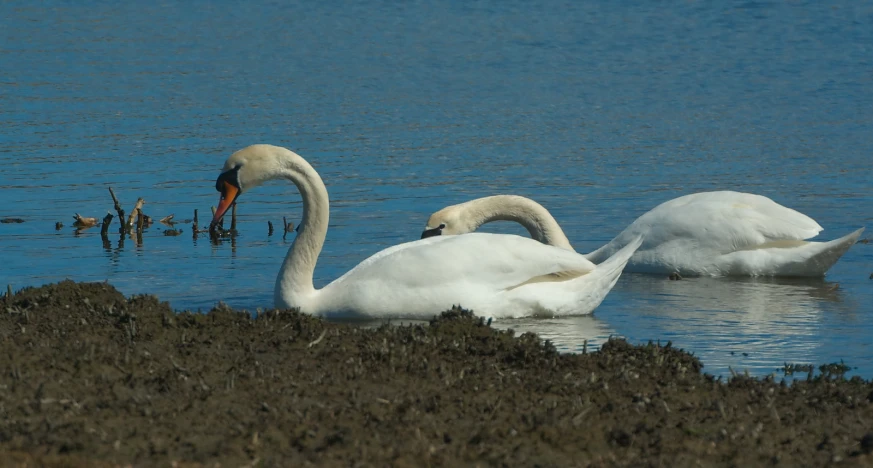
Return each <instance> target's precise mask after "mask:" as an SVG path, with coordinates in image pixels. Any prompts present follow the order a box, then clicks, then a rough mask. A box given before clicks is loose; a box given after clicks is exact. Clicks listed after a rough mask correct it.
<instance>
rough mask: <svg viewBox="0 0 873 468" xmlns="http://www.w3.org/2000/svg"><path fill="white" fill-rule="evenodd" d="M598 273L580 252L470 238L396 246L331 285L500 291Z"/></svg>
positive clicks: (500, 237) (518, 240)
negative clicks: (460, 284) (469, 287)
mask: <svg viewBox="0 0 873 468" xmlns="http://www.w3.org/2000/svg"><path fill="white" fill-rule="evenodd" d="M594 268H595V265H594V264H593V263H591V262H590V261H589V260H588V259H586V258H585V257H584V256H582V255H580V254H578V253H576V252H571V251H567V250H564V249H561V248H557V247H553V246H549V245H545V244H541V243H539V242H537V241H535V240H533V239H529V238H526V237H521V236H516V235H510V234H491V233H470V234H465V235H463V236H438V237H431V238H427V239H422V240H418V241H414V242H407V243H405V244H399V245H395V246H393V247H390V248H387V249H385V250H382V251H381V252H378V253H376V254H375V255H373V256H371V257H370V258H368V259H366V260H364V261H363V262H361V263H360V264H358V266H356V267H355V268H353V269H352V270H350V271H349V272H348V273H346V274H345V275H343V276H342V277H340V278H338V279H337V280H336V281H334V282H333V283H331V285H334V284H342V283H347V282H350V281H368V282H372V281H379V282H390V283H392V284H395V285H396V286H397V287H398V288H399V287H403V288H417V287H427V288H433V287H435V286H438V285H440V284H453V283H457V282H459V281H463V282H467V283H475V284H479V285H484V286H487V287H489V288H490V289H493V290H495V291H499V290H506V289H510V288H513V287H518V286H520V285H521V284H523V283H525V282H539V281H548V279H547V278H549V277H551V278H553V281H559V280H562V279H569V278H572V277H578V276H581V275H584V274H586V273H588V272H591V271H592V270H594ZM550 275H551V276H550ZM329 286H330V285H329Z"/></svg>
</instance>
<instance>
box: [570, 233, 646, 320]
mask: <svg viewBox="0 0 873 468" xmlns="http://www.w3.org/2000/svg"><path fill="white" fill-rule="evenodd" d="M642 243H643V238H642V236H637V237H636V238H635V239H634V240H632V241H631V242H629V243H628V244H627V245H625V246H624V247H622V248H621V249H620V250H619V251H618V252H616V253H615V254H613V255H612V256H610V257H609V258H607V259H606V260H605V261H604V262H603V263H601V264H599V265H597V268H595V269H594V271H592V272H591V273H589V274H587V275H585V276H584V277H583V278H584V281H585V282H586V283H587V285H588V286H587V289H588V291H590V292H589V294H586V297H584V298H583V299H582V301H581V302H582V304H584V305H583V307H584V309H586V310H587V312H586V313H591V312H592V311H593V310H594V309H595V308H597V306H599V305H600V303H601V302H603V300H604V299H605V298H606V295H607V294H609V291H611V290H612V288H613V286H615V283H616V282H618V278H619V277H621V272H622V271H623V270H624V267H625V265H627V262H628V261H629V260H630V259H631V257H632V256H633V255H634V252H636V251H637V249H638V248H640V245H642ZM592 284H595V285H596V286H594V287H592Z"/></svg>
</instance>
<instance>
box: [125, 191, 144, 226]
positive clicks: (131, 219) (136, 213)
mask: <svg viewBox="0 0 873 468" xmlns="http://www.w3.org/2000/svg"><path fill="white" fill-rule="evenodd" d="M143 205H145V200H143V199H142V197H139V198H138V199H137V200H136V205H134V207H133V211H131V212H130V216H129V217H128V218H127V226H128V227H130V226H133V223H134V222H138V221H137V218H139V213H141V212H142V206H143Z"/></svg>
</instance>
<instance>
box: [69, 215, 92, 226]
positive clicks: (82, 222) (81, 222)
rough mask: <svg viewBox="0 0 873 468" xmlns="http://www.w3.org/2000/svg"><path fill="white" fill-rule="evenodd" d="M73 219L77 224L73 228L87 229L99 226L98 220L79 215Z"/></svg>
mask: <svg viewBox="0 0 873 468" xmlns="http://www.w3.org/2000/svg"><path fill="white" fill-rule="evenodd" d="M73 219H75V220H76V222H75V223H73V226H76V227H79V228H86V227H92V226H96V225H97V218H84V217H82V216H81V215H80V214H79V213H76V216H73Z"/></svg>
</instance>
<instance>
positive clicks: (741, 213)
mask: <svg viewBox="0 0 873 468" xmlns="http://www.w3.org/2000/svg"><path fill="white" fill-rule="evenodd" d="M505 213H512V216H511V217H507V216H506V214H505ZM498 219H512V220H515V221H518V222H520V223H522V224H523V225H524V226H525V227H526V228H527V229H528V231H530V232H531V235H532V237H533V238H535V239H539V240H543V241H544V242H546V241H549V240H550V239H554V241H553V242H550V243H552V244H553V245H557V246H559V247H563V248H567V249H572V247H570V245H569V242H568V241H566V237H565V236H564V234H563V231H562V230H561V228H560V226H559V225H558V223H557V222H556V221H555V219H554V218H553V217H552V216H551V214H549V212H548V211H547V210H546V209H545V208H543V207H542V206H540V205H539V204H537V203H536V202H533V201H532V200H529V199H526V198H524V197H518V196H506V195H498V196H495V197H486V198H483V199H478V200H472V201H469V202H466V203H462V204H459V205H454V206H451V207H447V208H444V209H443V210H440V211H438V212H437V213H435V214H434V215H433V216H432V217H431V219H430V220H429V221H428V225H427V228H431V229H432V228H433V227H434V226H438V225H440V224H442V223H447V225H448V226H447V228H446V229H445V231H446V233H448V234H462V233H465V232H472V231H475V229H476V228H478V227H479V225H481V224H483V223H485V222H489V221H493V220H498ZM427 228H426V229H427ZM821 230H822V227H821V226H819V224H818V223H816V222H815V221H814V220H813V219H812V218H810V217H809V216H806V215H804V214H803V213H800V212H798V211H795V210H792V209H790V208H786V207H784V206H782V205H779V204H778V203H776V202H774V201H773V200H771V199H769V198H767V197H764V196H761V195H755V194H750V193H741V192H731V191H720V192H702V193H695V194H690V195H685V196H682V197H679V198H675V199H673V200H669V201H667V202H664V203H662V204H660V205H658V206H657V207H655V208H653V209H652V210H651V211H649V212H647V213H645V214H643V215H642V216H640V217H639V218H637V220H636V221H634V222H633V223H632V224H631V225H630V226H628V227H627V228H626V229H625V230H624V231H622V232H621V233H620V234H619V235H618V236H616V237H615V238H614V239H613V240H612V241H610V242H609V243H608V244H606V245H604V246H603V247H601V248H599V249H597V250H595V251H594V252H591V253H589V254H587V255H586V257H587V258H588V259H589V260H591V261H593V262H594V263H600V262H602V261H604V260H605V259H607V258H609V256H611V255H613V254H615V253H616V252H617V251H618V250H619V249H621V248H622V247H623V246H625V245H627V243H628V242H629V241H630V240H631V239H636V238H638V237H642V238H643V243H642V245H641V246H640V248H639V249H638V250H637V251H636V253H634V255H633V257H632V258H631V259H630V261H629V262H628V264H627V266H626V267H625V271H630V272H639V273H667V274H669V273H672V272H674V271H675V272H679V273H681V274H683V275H710V276H723V275H779V276H821V275H824V274H825V272H826V271H827V270H828V269H829V268H830V267H831V266H833V264H834V263H836V261H837V260H838V259H839V258H840V257H841V256H842V255H843V254H844V253H845V252H846V251H847V250H848V249H849V247H851V246H852V245H853V244H854V243H855V241H857V239H858V237H859V236H860V235H861V232H863V228H862V229H859V230H857V231H855V232H852V233H850V234H848V235H846V236H844V237H842V238H839V239H836V240H833V241H830V242H809V241H806V239H809V238H811V237H813V236H815V235H817V234H818V233H819V232H820V231H821Z"/></svg>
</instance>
